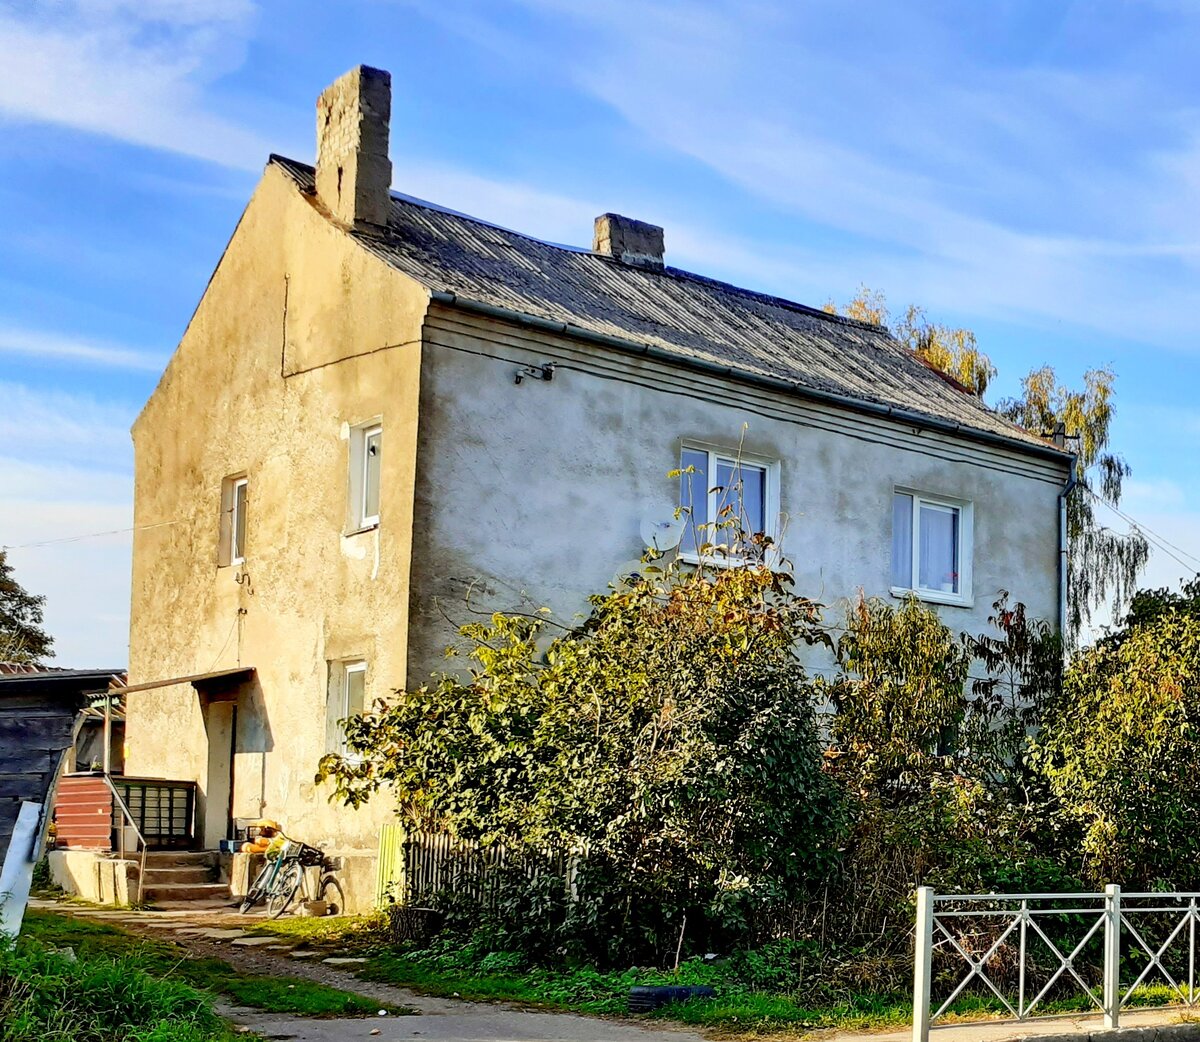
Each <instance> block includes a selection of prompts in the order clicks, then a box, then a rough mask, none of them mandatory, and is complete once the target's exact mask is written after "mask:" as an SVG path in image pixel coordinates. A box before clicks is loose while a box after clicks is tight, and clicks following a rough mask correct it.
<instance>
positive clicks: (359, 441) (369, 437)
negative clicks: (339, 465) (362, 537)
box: [350, 421, 383, 531]
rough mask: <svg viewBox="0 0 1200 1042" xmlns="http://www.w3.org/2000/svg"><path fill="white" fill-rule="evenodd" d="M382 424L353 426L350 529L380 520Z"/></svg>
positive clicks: (371, 525)
mask: <svg viewBox="0 0 1200 1042" xmlns="http://www.w3.org/2000/svg"><path fill="white" fill-rule="evenodd" d="M382 462H383V426H382V425H381V424H380V423H379V422H378V421H372V422H371V423H364V424H360V425H359V426H357V427H352V428H351V430H350V529H351V531H362V530H364V529H368V528H375V527H376V526H378V524H379V492H380V474H381V466H382Z"/></svg>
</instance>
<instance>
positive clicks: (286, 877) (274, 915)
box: [267, 861, 304, 919]
mask: <svg viewBox="0 0 1200 1042" xmlns="http://www.w3.org/2000/svg"><path fill="white" fill-rule="evenodd" d="M303 883H304V869H303V868H301V867H300V862H299V861H289V862H288V863H287V864H286V865H284V866H283V868H281V869H280V870H279V875H278V876H277V877H276V878H275V885H274V886H273V887H272V888H271V892H270V893H269V894H268V895H267V918H268V919H278V918H279V917H280V916H281V915H283V913H284V912H286V911H287V910H288V908H290V907H291V904H292V902H293V901H294V900H295V899H296V893H297V892H298V891H299V889H300V887H301V886H302V885H303Z"/></svg>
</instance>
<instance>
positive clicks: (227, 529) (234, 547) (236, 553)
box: [217, 473, 250, 568]
mask: <svg viewBox="0 0 1200 1042" xmlns="http://www.w3.org/2000/svg"><path fill="white" fill-rule="evenodd" d="M240 488H244V489H245V490H246V508H247V509H246V516H247V518H248V517H249V506H250V478H249V475H247V474H245V473H242V474H232V475H230V476H229V477H227V478H224V479H223V480H222V481H221V524H220V531H219V538H218V548H217V564H218V565H219V566H220V567H222V568H232V567H237V566H238V565H240V564H244V563H245V561H246V547H245V546H239V545H238V540H237V530H238V517H239V515H238V508H237V494H238V489H240ZM248 536H249V526H248V525H247V537H248Z"/></svg>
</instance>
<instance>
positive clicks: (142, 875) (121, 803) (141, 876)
mask: <svg viewBox="0 0 1200 1042" xmlns="http://www.w3.org/2000/svg"><path fill="white" fill-rule="evenodd" d="M104 784H105V785H107V786H108V791H109V792H111V793H112V796H113V799H114V800H116V802H117V806H118V807H120V808H121V817H122V818H123V819H124V820H125V821H127V822H129V825H130V827H131V828H132V829H133V831H134V834H135V835H136V836H137V838H138V842H139V843H140V844H141V845H142V861H141V865H140V867H139V868H138V896H137V903H138V904H139V905H140V904H141V903H142V896H143V894H144V892H145V887H146V837H145V836H144V835H143V834H142V830H141V829H140V828H138V823H137V822H136V821H134V819H133V813H132V812H131V811H130V809H129V806H128V804H126V802H125V798H124V797H123V796H122V795H121V794H120V793H119V792H118V791H117V787H116V786H115V785H114V784H113V780H112V778H111V777H110V776H109V775H108V774H107V773H106V774H105V775H104ZM117 849H118V851H119V852H120V855H121V860H122V861H124V860H125V829H124V827H122V829H121V836H120V839H119V841H118V844H117Z"/></svg>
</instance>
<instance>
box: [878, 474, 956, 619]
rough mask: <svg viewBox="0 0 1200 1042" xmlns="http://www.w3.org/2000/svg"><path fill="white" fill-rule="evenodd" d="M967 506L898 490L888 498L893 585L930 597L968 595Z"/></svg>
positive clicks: (899, 590) (949, 598)
mask: <svg viewBox="0 0 1200 1042" xmlns="http://www.w3.org/2000/svg"><path fill="white" fill-rule="evenodd" d="M970 520H971V506H970V504H968V503H956V502H952V501H946V500H940V499H933V498H931V497H926V496H922V495H920V494H918V493H913V492H901V491H896V492H895V494H894V495H893V498H892V590H893V592H894V593H907V592H914V593H916V594H917V595H918V596H920V597H922V598H925V599H928V600H935V601H936V600H945V601H951V602H954V603H963V602H965V601H966V599H967V598H968V597H969V591H970V586H969V573H970V568H969V565H970V561H969V547H970V543H969V536H970Z"/></svg>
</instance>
